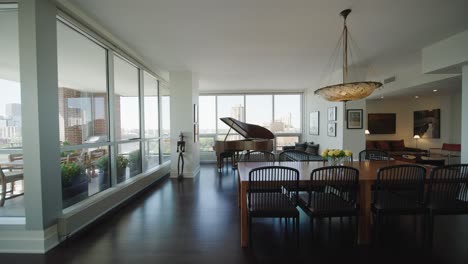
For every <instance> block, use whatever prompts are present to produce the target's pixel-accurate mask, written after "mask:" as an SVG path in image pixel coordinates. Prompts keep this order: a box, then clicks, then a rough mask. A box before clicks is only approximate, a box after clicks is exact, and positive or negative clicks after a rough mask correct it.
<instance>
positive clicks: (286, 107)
mask: <svg viewBox="0 0 468 264" xmlns="http://www.w3.org/2000/svg"><path fill="white" fill-rule="evenodd" d="M271 131H272V132H273V133H301V95H300V94H292V95H275V121H274V122H273V125H272V128H271Z"/></svg>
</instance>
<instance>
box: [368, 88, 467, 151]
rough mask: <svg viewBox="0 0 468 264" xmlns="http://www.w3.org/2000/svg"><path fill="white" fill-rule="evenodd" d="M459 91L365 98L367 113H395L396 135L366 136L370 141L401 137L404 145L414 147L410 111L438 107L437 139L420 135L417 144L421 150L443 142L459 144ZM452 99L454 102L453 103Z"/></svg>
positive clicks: (440, 144) (434, 146)
mask: <svg viewBox="0 0 468 264" xmlns="http://www.w3.org/2000/svg"><path fill="white" fill-rule="evenodd" d="M460 97H461V95H460V94H454V95H451V96H436V95H431V96H421V97H420V98H418V99H415V98H412V97H409V98H395V99H376V100H367V113H396V134H389V135H368V136H367V139H369V140H379V139H388V140H399V139H403V140H404V141H405V145H406V146H407V147H415V146H416V141H415V139H413V136H414V135H413V112H414V111H419V110H430V109H440V111H441V112H440V114H441V128H440V130H441V131H440V139H429V138H424V137H423V138H421V139H419V140H418V147H419V148H423V149H428V148H439V147H441V146H442V143H460V140H461V138H460V131H461V125H460V123H461V116H460V113H461V103H456V102H457V101H458V102H459V101H460V100H459V99H457V98H460ZM454 102H455V103H454Z"/></svg>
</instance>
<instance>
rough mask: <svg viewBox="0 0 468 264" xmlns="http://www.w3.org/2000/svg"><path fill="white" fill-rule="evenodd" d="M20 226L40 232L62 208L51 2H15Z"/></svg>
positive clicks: (53, 20)
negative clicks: (20, 137) (21, 171)
mask: <svg viewBox="0 0 468 264" xmlns="http://www.w3.org/2000/svg"><path fill="white" fill-rule="evenodd" d="M18 8H19V10H18V11H19V21H18V22H19V46H20V74H21V101H22V104H21V105H22V108H21V110H22V116H23V118H22V119H23V121H22V122H23V123H22V128H23V130H22V134H23V157H24V176H25V180H24V184H25V197H24V199H25V209H26V229H27V230H46V229H47V228H48V227H51V226H53V225H55V224H56V222H57V217H58V216H59V215H60V214H61V212H62V192H61V179H60V155H59V152H60V145H59V124H58V89H57V28H56V23H57V22H56V7H55V5H54V1H49V0H36V1H35V0H24V1H19V6H18Z"/></svg>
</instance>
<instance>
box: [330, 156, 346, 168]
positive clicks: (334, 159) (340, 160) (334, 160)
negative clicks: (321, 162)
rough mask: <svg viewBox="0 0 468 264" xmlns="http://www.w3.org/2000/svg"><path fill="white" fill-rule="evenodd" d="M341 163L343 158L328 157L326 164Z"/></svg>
mask: <svg viewBox="0 0 468 264" xmlns="http://www.w3.org/2000/svg"><path fill="white" fill-rule="evenodd" d="M339 165H343V158H334V157H328V166H339Z"/></svg>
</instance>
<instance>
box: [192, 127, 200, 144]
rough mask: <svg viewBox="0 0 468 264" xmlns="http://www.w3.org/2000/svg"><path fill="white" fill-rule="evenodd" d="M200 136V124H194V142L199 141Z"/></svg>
mask: <svg viewBox="0 0 468 264" xmlns="http://www.w3.org/2000/svg"><path fill="white" fill-rule="evenodd" d="M198 137H199V133H198V124H193V142H194V143H197V142H198Z"/></svg>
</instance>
